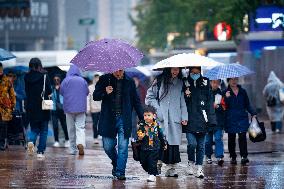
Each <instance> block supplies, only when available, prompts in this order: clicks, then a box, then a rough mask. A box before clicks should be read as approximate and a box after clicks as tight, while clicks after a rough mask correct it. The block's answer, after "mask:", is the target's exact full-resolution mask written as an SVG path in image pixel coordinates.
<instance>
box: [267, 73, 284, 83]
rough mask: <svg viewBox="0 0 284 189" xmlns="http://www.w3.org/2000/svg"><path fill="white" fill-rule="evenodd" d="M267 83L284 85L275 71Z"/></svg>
mask: <svg viewBox="0 0 284 189" xmlns="http://www.w3.org/2000/svg"><path fill="white" fill-rule="evenodd" d="M267 83H275V84H278V85H283V83H282V82H281V80H280V79H279V78H278V77H277V76H276V74H275V73H274V71H271V72H270V74H269V76H268V79H267Z"/></svg>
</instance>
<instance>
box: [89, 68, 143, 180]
mask: <svg viewBox="0 0 284 189" xmlns="http://www.w3.org/2000/svg"><path fill="white" fill-rule="evenodd" d="M93 99H94V100H95V101H101V100H102V107H101V115H100V120H99V134H100V135H101V136H102V137H103V147H104V150H105V152H106V154H107V155H108V156H109V158H110V159H111V160H112V165H113V170H112V174H113V175H114V176H116V177H117V178H118V179H120V180H125V168H126V162H127V157H128V142H129V137H130V136H131V129H132V116H131V115H132V110H133V108H134V109H135V110H136V113H137V115H138V117H139V119H140V120H143V109H142V106H141V102H140V99H139V96H138V94H137V92H136V87H135V83H134V81H133V80H132V79H130V78H129V77H128V76H126V75H124V71H123V70H119V71H116V72H114V73H113V74H106V75H103V76H101V78H100V80H99V82H98V83H97V85H96V89H95V91H94V94H93ZM117 136H118V152H117V151H116V145H117V139H116V137H117Z"/></svg>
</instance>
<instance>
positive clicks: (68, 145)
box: [64, 140, 70, 148]
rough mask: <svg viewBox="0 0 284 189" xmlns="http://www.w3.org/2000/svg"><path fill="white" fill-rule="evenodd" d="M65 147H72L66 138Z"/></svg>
mask: <svg viewBox="0 0 284 189" xmlns="http://www.w3.org/2000/svg"><path fill="white" fill-rule="evenodd" d="M64 147H65V148H69V147H70V142H69V140H66V141H65V143H64Z"/></svg>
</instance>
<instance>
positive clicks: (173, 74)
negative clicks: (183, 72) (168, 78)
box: [171, 68, 180, 78]
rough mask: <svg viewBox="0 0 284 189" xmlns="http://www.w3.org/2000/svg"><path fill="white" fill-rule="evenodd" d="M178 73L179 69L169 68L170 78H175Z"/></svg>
mask: <svg viewBox="0 0 284 189" xmlns="http://www.w3.org/2000/svg"><path fill="white" fill-rule="evenodd" d="M179 72H180V69H179V68H171V74H172V78H176V77H177V76H178V74H179Z"/></svg>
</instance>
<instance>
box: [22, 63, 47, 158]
mask: <svg viewBox="0 0 284 189" xmlns="http://www.w3.org/2000/svg"><path fill="white" fill-rule="evenodd" d="M29 68H30V72H29V73H28V74H27V75H26V76H25V91H26V95H27V103H26V111H27V115H28V119H29V122H30V126H31V135H30V139H29V141H30V142H29V143H28V153H29V154H30V155H33V152H34V145H35V144H36V140H37V136H38V135H39V136H40V138H39V145H38V147H37V157H38V158H44V155H43V154H44V151H45V148H46V140H47V132H48V121H49V118H50V111H49V110H42V97H41V95H42V92H43V86H44V78H45V77H44V75H45V74H44V73H42V65H41V61H40V59H38V58H32V59H31V60H30V63H29ZM50 94H51V85H50V81H49V79H48V76H47V74H46V79H45V93H44V98H45V99H48V96H49V95H50Z"/></svg>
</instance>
